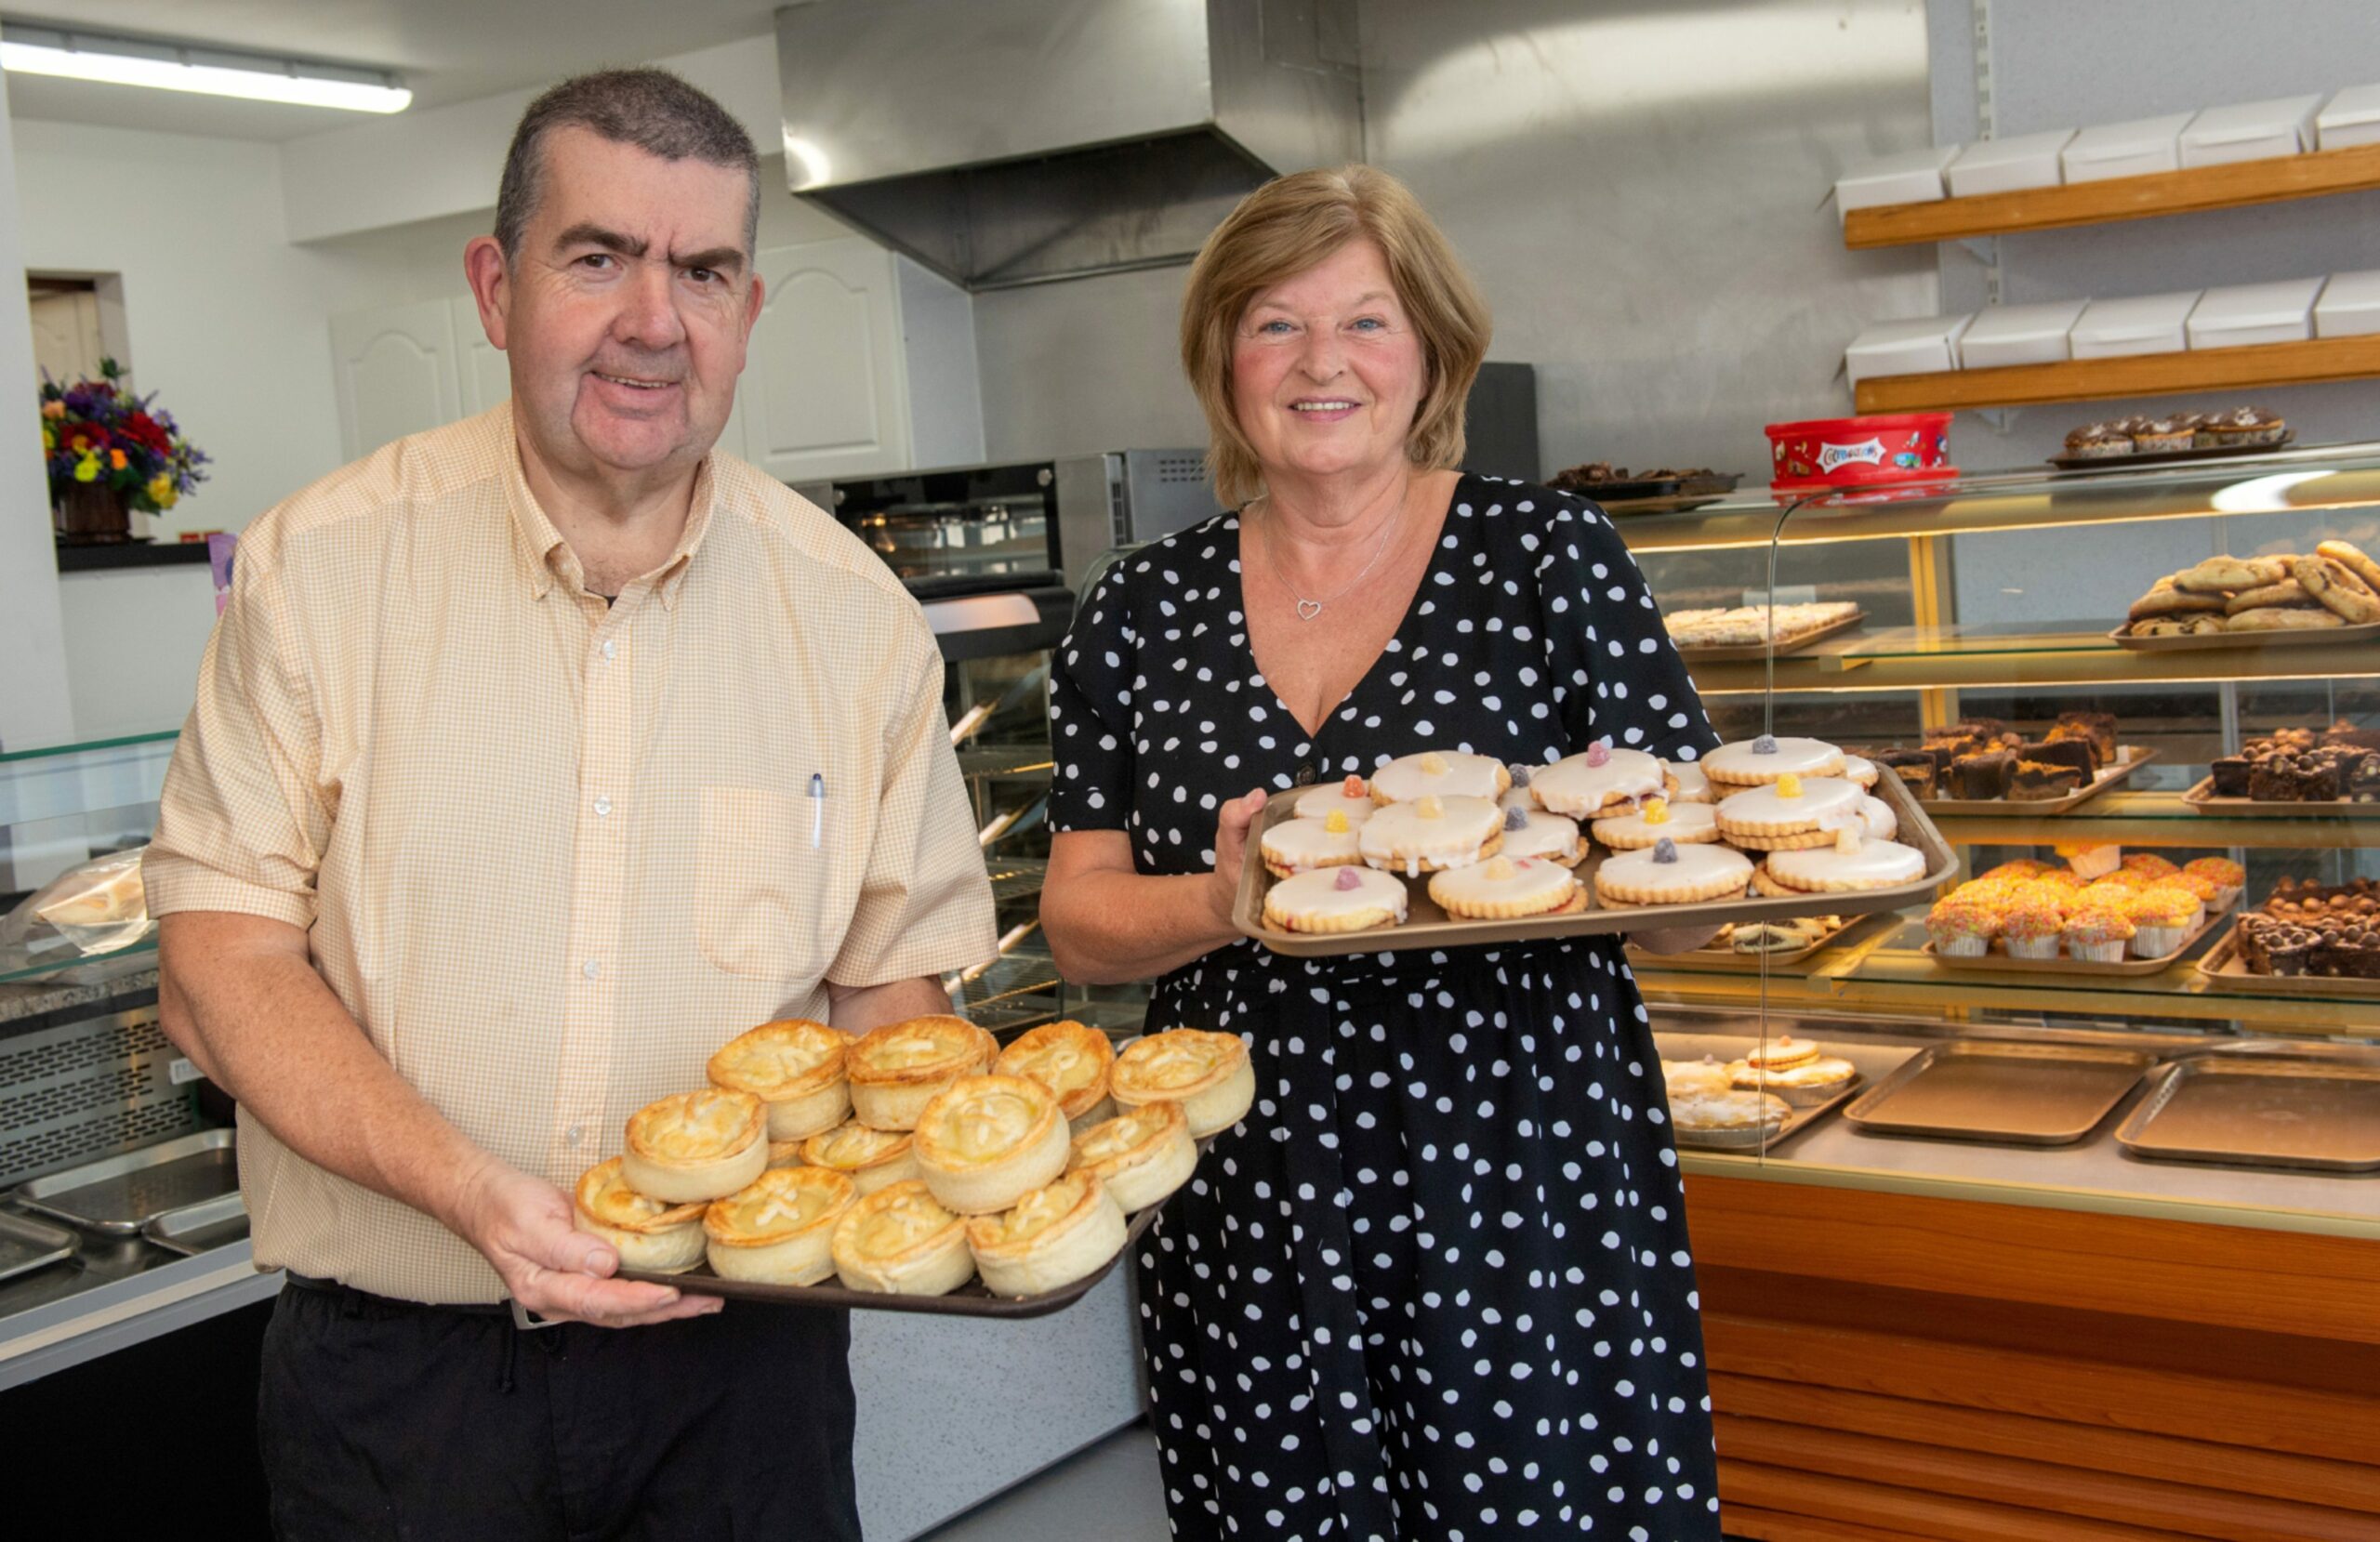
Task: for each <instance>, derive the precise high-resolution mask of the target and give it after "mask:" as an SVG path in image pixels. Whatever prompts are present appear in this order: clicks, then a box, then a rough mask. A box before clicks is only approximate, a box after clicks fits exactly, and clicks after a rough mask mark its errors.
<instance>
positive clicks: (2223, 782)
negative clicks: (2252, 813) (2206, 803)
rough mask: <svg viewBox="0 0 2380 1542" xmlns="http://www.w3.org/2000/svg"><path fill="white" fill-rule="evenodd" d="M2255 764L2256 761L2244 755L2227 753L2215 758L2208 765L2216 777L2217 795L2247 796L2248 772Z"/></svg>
mask: <svg viewBox="0 0 2380 1542" xmlns="http://www.w3.org/2000/svg"><path fill="white" fill-rule="evenodd" d="M2254 764H2255V762H2254V761H2253V760H2251V759H2249V758H2247V757H2246V756H2244V755H2227V756H2224V757H2222V758H2220V759H2218V760H2215V762H2214V763H2213V764H2212V765H2211V766H2209V767H2208V770H2209V771H2211V772H2212V773H2213V775H2214V777H2215V797H2247V796H2248V772H2249V770H2250V768H2251V767H2253V766H2254Z"/></svg>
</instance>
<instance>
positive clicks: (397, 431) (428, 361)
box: [331, 300, 462, 460]
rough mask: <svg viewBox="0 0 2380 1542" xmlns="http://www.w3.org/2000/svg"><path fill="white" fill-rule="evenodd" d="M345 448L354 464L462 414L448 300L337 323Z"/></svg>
mask: <svg viewBox="0 0 2380 1542" xmlns="http://www.w3.org/2000/svg"><path fill="white" fill-rule="evenodd" d="M331 361H332V380H333V384H334V386H335V388H336V389H337V393H338V434H339V443H340V445H341V447H342V448H343V449H344V450H345V451H346V455H347V458H348V459H349V460H355V459H357V458H359V457H361V456H364V455H370V454H371V453H372V452H373V451H375V450H377V449H378V448H380V446H382V445H383V444H386V443H388V442H390V440H394V439H403V437H404V436H405V435H407V434H414V433H419V432H421V431H422V430H423V429H424V428H437V427H438V426H439V425H440V424H442V423H452V422H454V421H455V419H456V418H457V417H459V416H461V415H462V405H461V401H460V398H461V386H460V383H459V371H458V364H457V361H456V353H455V324H454V316H453V308H452V306H451V305H450V304H449V302H447V301H445V300H422V301H418V302H417V303H415V304H412V305H392V306H383V307H381V308H379V309H377V310H362V311H357V312H355V313H353V314H351V315H346V316H334V317H332V318H331Z"/></svg>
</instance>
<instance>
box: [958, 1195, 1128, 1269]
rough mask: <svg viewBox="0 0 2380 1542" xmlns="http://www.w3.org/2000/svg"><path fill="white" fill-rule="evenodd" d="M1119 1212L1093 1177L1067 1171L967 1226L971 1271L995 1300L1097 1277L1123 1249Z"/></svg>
mask: <svg viewBox="0 0 2380 1542" xmlns="http://www.w3.org/2000/svg"><path fill="white" fill-rule="evenodd" d="M1124 1232H1125V1227H1124V1212H1123V1211H1121V1210H1119V1209H1117V1207H1116V1201H1115V1200H1114V1199H1113V1198H1111V1197H1110V1196H1109V1194H1108V1193H1107V1189H1106V1186H1105V1185H1104V1184H1102V1183H1101V1182H1100V1181H1099V1177H1098V1175H1097V1174H1095V1173H1088V1172H1072V1173H1068V1174H1066V1175H1065V1176H1064V1178H1061V1179H1059V1180H1057V1181H1056V1182H1054V1183H1051V1184H1050V1185H1048V1186H1047V1187H1045V1188H1039V1189H1036V1190H1034V1191H1033V1192H1032V1193H1029V1194H1026V1195H1025V1197H1024V1198H1023V1199H1020V1200H1018V1201H1017V1202H1016V1205H1015V1207H1014V1208H1012V1209H1009V1210H1004V1211H1002V1212H1001V1213H1000V1214H998V1215H996V1216H977V1217H975V1218H974V1219H972V1220H970V1221H969V1222H968V1223H967V1247H968V1250H969V1251H970V1252H972V1253H973V1254H974V1255H975V1269H976V1272H978V1273H980V1274H982V1275H983V1276H984V1286H985V1289H987V1290H989V1291H991V1292H992V1294H993V1295H995V1296H1038V1295H1040V1294H1041V1293H1042V1292H1043V1291H1048V1290H1056V1289H1058V1288H1059V1287H1060V1286H1062V1285H1072V1284H1074V1283H1075V1282H1076V1281H1077V1280H1079V1279H1082V1278H1083V1277H1085V1276H1086V1275H1090V1274H1093V1273H1096V1272H1098V1271H1099V1269H1100V1268H1101V1267H1102V1266H1103V1265H1104V1264H1105V1263H1106V1262H1107V1260H1108V1259H1112V1258H1114V1257H1115V1256H1116V1255H1117V1254H1118V1253H1120V1252H1122V1251H1123V1250H1124Z"/></svg>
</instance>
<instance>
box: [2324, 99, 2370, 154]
mask: <svg viewBox="0 0 2380 1542" xmlns="http://www.w3.org/2000/svg"><path fill="white" fill-rule="evenodd" d="M2314 142H2315V143H2316V144H2317V145H2319V146H2320V147H2321V148H2322V149H2324V150H2345V149H2346V148H2347V146H2349V145H2371V144H2380V86H2348V87H2347V89H2346V90H2344V91H2341V92H2340V93H2339V94H2338V95H2337V96H2335V97H2333V98H2332V99H2330V102H2329V104H2328V105H2326V106H2325V107H2324V108H2323V109H2322V111H2321V112H2320V113H2319V114H2317V115H2316V117H2315V119H2314Z"/></svg>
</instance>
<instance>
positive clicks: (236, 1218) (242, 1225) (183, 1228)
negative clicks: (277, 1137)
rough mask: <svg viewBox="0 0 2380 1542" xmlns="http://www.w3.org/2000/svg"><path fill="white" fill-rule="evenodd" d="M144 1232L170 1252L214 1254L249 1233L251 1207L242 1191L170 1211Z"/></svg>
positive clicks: (148, 1226)
mask: <svg viewBox="0 0 2380 1542" xmlns="http://www.w3.org/2000/svg"><path fill="white" fill-rule="evenodd" d="M140 1234H141V1235H142V1236H144V1237H147V1238H148V1239H149V1240H150V1241H151V1242H153V1243H155V1244H156V1245H158V1246H160V1247H162V1248H165V1250H166V1251H167V1252H170V1253H181V1254H186V1255H189V1256H192V1257H195V1256H196V1255H198V1254H201V1253H211V1252H213V1251H214V1250H215V1249H216V1248H218V1247H221V1246H224V1245H226V1244H229V1243H235V1242H238V1241H239V1240H240V1239H242V1238H243V1237H245V1236H246V1235H247V1234H248V1206H247V1202H246V1201H245V1200H244V1199H242V1198H241V1197H240V1193H239V1191H238V1190H236V1189H235V1190H233V1191H232V1192H231V1193H228V1194H218V1195H217V1196H216V1197H215V1198H213V1199H209V1200H202V1201H200V1202H199V1203H198V1204H196V1205H185V1206H182V1207H181V1208H180V1209H179V1210H168V1211H166V1212H165V1214H164V1215H162V1216H159V1217H157V1218H156V1219H152V1220H151V1221H150V1222H149V1224H147V1225H146V1226H143V1227H142V1228H141V1229H140Z"/></svg>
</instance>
